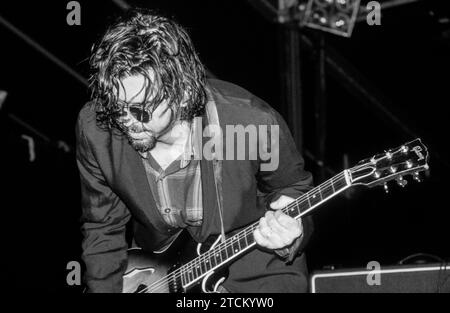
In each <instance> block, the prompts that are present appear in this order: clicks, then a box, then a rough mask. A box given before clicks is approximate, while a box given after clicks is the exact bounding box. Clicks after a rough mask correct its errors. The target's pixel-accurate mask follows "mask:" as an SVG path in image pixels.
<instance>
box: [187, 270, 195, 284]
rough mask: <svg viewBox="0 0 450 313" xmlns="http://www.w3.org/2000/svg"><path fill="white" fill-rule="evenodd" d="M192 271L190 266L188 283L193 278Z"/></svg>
mask: <svg viewBox="0 0 450 313" xmlns="http://www.w3.org/2000/svg"><path fill="white" fill-rule="evenodd" d="M192 271H193V268H192V266H191V268H190V269H189V271H188V283H189V282H191V281H193V280H194V273H193V272H192Z"/></svg>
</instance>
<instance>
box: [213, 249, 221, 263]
mask: <svg viewBox="0 0 450 313" xmlns="http://www.w3.org/2000/svg"><path fill="white" fill-rule="evenodd" d="M214 250H215V251H216V253H215V255H214V258H215V259H216V263H217V264H221V263H222V262H223V259H222V253H221V252H220V251H218V250H219V249H214ZM217 260H219V261H217Z"/></svg>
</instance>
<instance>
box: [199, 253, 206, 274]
mask: <svg viewBox="0 0 450 313" xmlns="http://www.w3.org/2000/svg"><path fill="white" fill-rule="evenodd" d="M199 263H200V267H199V268H200V275H203V274H204V273H206V272H207V271H208V270H207V269H206V263H205V260H204V259H203V258H202V257H200V260H199Z"/></svg>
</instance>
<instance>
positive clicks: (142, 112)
mask: <svg viewBox="0 0 450 313" xmlns="http://www.w3.org/2000/svg"><path fill="white" fill-rule="evenodd" d="M126 109H128V110H129V111H130V114H131V115H133V117H134V118H135V119H136V120H138V121H139V122H141V123H148V121H150V119H151V118H152V111H153V106H150V107H148V108H145V109H144V108H143V107H142V105H128V104H124V105H123V107H122V110H121V115H122V116H123V115H126V112H125V110H126Z"/></svg>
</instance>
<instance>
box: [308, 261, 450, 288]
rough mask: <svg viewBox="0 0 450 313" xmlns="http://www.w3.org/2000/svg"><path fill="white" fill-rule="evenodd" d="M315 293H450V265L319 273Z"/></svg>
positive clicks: (312, 280)
mask: <svg viewBox="0 0 450 313" xmlns="http://www.w3.org/2000/svg"><path fill="white" fill-rule="evenodd" d="M310 291H311V292H312V293H450V265H446V264H443V263H442V264H441V263H431V264H420V265H397V266H386V267H383V266H381V267H380V268H379V269H378V270H376V269H373V270H371V269H365V268H353V269H339V270H331V271H330V270H329V271H315V272H313V273H312V274H311V278H310Z"/></svg>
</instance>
